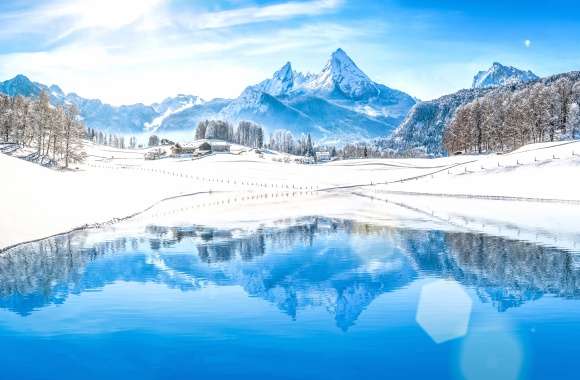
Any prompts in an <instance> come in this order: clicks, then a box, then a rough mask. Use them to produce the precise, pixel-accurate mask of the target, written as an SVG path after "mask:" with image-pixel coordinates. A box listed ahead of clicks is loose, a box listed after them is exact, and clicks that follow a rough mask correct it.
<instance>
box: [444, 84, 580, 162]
mask: <svg viewBox="0 0 580 380" xmlns="http://www.w3.org/2000/svg"><path fill="white" fill-rule="evenodd" d="M579 136H580V80H575V79H572V78H570V77H567V76H562V77H560V78H558V79H556V80H553V81H540V82H535V83H533V84H530V85H527V86H524V87H523V88H519V89H516V90H512V89H510V88H499V89H497V90H494V91H492V92H490V93H488V94H487V95H485V96H483V97H481V98H478V99H475V100H474V101H472V102H471V103H468V104H466V105H464V106H462V107H460V108H459V109H458V110H457V112H456V114H455V116H454V118H453V120H452V121H451V123H450V124H449V125H448V127H447V128H446V129H445V131H444V136H443V143H444V146H445V149H446V150H447V151H448V152H450V153H455V152H464V153H484V152H504V151H511V150H514V149H517V148H519V147H521V146H523V145H525V144H529V143H538V142H548V141H557V140H565V139H576V138H578V137H579Z"/></svg>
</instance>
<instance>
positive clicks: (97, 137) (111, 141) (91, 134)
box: [87, 128, 137, 149]
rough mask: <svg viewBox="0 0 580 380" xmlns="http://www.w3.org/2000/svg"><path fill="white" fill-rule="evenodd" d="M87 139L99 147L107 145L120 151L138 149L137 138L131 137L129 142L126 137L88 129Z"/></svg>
mask: <svg viewBox="0 0 580 380" xmlns="http://www.w3.org/2000/svg"><path fill="white" fill-rule="evenodd" d="M87 139H88V140H89V141H92V142H94V143H95V144H99V145H107V146H111V147H113V148H120V149H125V148H129V149H135V148H136V147H137V138H136V137H135V136H131V137H129V140H128V141H127V142H126V141H125V136H117V135H114V134H111V133H109V134H107V133H103V132H102V131H98V130H96V129H92V128H88V129H87Z"/></svg>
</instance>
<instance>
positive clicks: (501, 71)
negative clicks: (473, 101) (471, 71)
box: [472, 62, 539, 88]
mask: <svg viewBox="0 0 580 380" xmlns="http://www.w3.org/2000/svg"><path fill="white" fill-rule="evenodd" d="M536 79H539V77H538V76H537V75H536V74H534V73H533V72H531V71H529V70H528V71H524V70H520V69H517V68H515V67H512V66H504V65H502V64H501V63H499V62H494V63H493V64H492V65H491V67H490V68H489V69H488V70H486V71H480V72H478V73H477V75H476V76H475V77H474V78H473V85H472V88H488V87H497V86H506V85H511V84H517V83H525V82H530V81H533V80H536Z"/></svg>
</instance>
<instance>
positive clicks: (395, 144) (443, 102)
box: [379, 88, 489, 156]
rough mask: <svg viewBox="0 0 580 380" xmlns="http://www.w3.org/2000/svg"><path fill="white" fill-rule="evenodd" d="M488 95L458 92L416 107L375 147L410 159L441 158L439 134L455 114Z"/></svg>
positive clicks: (441, 137) (484, 91)
mask: <svg viewBox="0 0 580 380" xmlns="http://www.w3.org/2000/svg"><path fill="white" fill-rule="evenodd" d="M488 91H489V89H479V88H474V89H469V90H461V91H458V92H456V93H455V94H451V95H446V96H443V97H441V98H439V99H435V100H431V101H427V102H420V103H417V104H416V105H415V106H414V107H413V108H412V109H411V111H410V112H409V114H408V115H407V117H406V118H405V120H404V121H403V123H402V124H401V125H400V127H399V128H397V129H396V130H395V132H394V133H393V134H392V135H391V136H389V138H388V139H386V140H385V141H381V142H379V144H380V145H382V146H383V147H385V148H389V149H392V150H394V151H397V152H409V153H412V154H414V155H435V156H438V155H442V154H443V153H444V151H443V131H444V130H445V127H446V126H447V125H448V124H449V123H450V122H451V120H452V119H453V117H454V116H455V111H457V109H458V108H459V107H461V106H462V105H464V104H467V103H469V102H472V101H473V100H474V99H477V98H479V97H481V96H483V95H485V94H486V93H487V92H488Z"/></svg>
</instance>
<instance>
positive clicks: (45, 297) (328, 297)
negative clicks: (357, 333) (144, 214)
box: [0, 218, 580, 330]
mask: <svg viewBox="0 0 580 380" xmlns="http://www.w3.org/2000/svg"><path fill="white" fill-rule="evenodd" d="M94 234H96V232H95V231H82V232H76V233H73V234H69V235H64V236H59V237H54V238H51V239H47V240H43V241H40V242H36V243H31V244H26V245H22V246H19V247H17V248H14V249H12V250H10V251H8V252H5V253H4V254H2V255H1V256H0V307H3V308H7V309H9V310H12V311H14V312H17V313H19V314H21V315H28V314H30V313H32V312H33V311H34V310H35V309H37V308H41V307H43V306H46V305H49V304H58V303H62V302H64V301H65V300H66V299H67V297H68V295H70V294H79V293H82V292H84V291H86V290H88V289H100V288H102V287H104V286H106V285H107V284H110V283H113V282H116V281H132V282H157V283H163V284H165V285H167V286H169V287H172V288H176V289H180V290H183V291H189V290H195V289H199V288H200V287H203V286H206V284H207V283H212V284H215V285H218V286H220V285H228V286H230V285H238V286H241V287H243V288H244V289H245V291H246V292H247V293H248V294H249V295H251V296H254V297H260V298H262V299H265V300H267V301H269V302H271V303H273V304H275V305H276V306H277V307H278V308H279V309H280V310H281V311H283V312H284V313H286V314H288V315H289V316H291V317H292V318H297V315H298V313H299V311H300V310H301V309H304V308H308V307H324V308H326V309H327V310H328V311H329V313H331V314H332V315H333V316H334V318H335V320H336V324H337V326H338V327H340V328H341V329H343V330H346V329H348V328H349V327H350V326H351V325H352V324H354V323H355V322H356V320H357V318H358V317H359V315H360V314H361V313H362V312H363V311H364V310H365V309H366V308H367V307H368V305H370V303H371V302H372V301H373V300H374V299H375V298H376V297H378V296H379V295H381V294H384V293H388V292H391V291H393V290H396V289H399V288H401V287H403V286H406V285H408V284H409V283H411V282H412V281H414V280H415V279H416V278H417V277H419V276H422V275H433V276H438V277H444V278H453V279H455V280H456V281H458V282H461V283H463V284H464V285H467V286H472V287H474V288H475V290H476V292H477V294H478V295H479V297H480V298H481V299H482V300H483V301H485V302H491V303H492V304H493V305H494V306H495V307H496V308H497V310H498V311H504V310H507V309H508V308H510V307H517V306H519V305H522V304H523V303H525V302H528V301H530V300H534V299H538V298H540V297H542V296H543V295H545V294H550V295H554V296H559V297H566V298H578V296H579V291H578V288H579V281H580V276H579V273H580V269H579V267H578V264H577V263H576V261H575V255H574V253H572V252H568V251H562V250H558V249H555V248H550V247H545V246H541V245H535V244H531V243H527V242H521V241H514V240H507V239H504V238H499V237H494V236H486V235H480V234H470V233H450V232H442V231H419V230H408V229H396V228H389V227H378V226H373V225H370V224H365V223H357V222H353V221H348V220H333V219H327V218H304V219H301V220H298V221H295V222H294V223H293V224H289V223H288V221H286V222H285V223H281V226H280V227H273V228H261V229H258V230H256V231H242V230H220V229H211V228H206V227H200V226H191V227H179V228H177V227H164V226H150V227H147V229H146V230H145V231H144V232H143V233H138V234H135V235H134V236H122V237H119V238H115V239H103V240H100V239H98V238H97V239H95V235H94ZM96 236H97V237H98V235H96ZM94 240H97V242H94ZM355 241H356V242H358V244H356V245H355V244H351V243H352V242H355ZM378 247H380V248H378Z"/></svg>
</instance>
